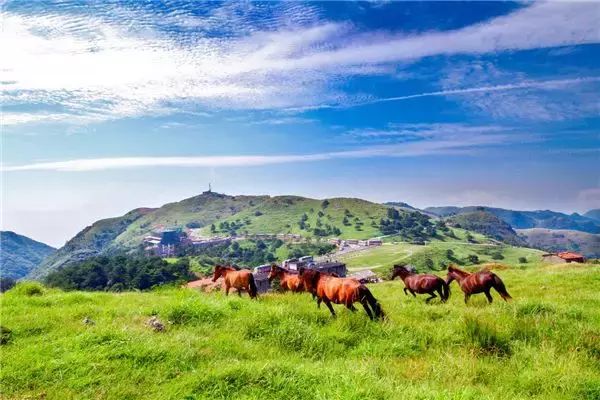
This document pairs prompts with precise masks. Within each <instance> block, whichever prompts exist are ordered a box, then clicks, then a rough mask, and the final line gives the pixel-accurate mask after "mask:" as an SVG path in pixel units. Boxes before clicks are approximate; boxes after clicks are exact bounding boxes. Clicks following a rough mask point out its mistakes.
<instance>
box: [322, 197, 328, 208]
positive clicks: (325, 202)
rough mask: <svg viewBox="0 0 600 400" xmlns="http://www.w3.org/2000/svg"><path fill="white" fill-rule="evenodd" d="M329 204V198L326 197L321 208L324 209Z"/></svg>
mask: <svg viewBox="0 0 600 400" xmlns="http://www.w3.org/2000/svg"><path fill="white" fill-rule="evenodd" d="M328 206H329V200H327V199H325V200H323V202H322V203H321V208H322V209H323V210H324V209H326V208H327V207H328Z"/></svg>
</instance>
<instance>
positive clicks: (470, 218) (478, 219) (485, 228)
mask: <svg viewBox="0 0 600 400" xmlns="http://www.w3.org/2000/svg"><path fill="white" fill-rule="evenodd" d="M448 221H451V222H453V223H454V224H456V225H457V226H459V227H461V228H463V229H467V230H469V231H474V232H477V233H481V234H482V235H485V236H488V237H490V238H493V239H496V240H499V241H501V242H504V243H508V244H511V245H515V246H524V245H525V241H524V240H522V239H521V238H519V236H518V235H517V233H516V232H515V231H514V230H513V228H511V226H510V225H509V224H508V223H506V222H504V221H503V220H502V219H500V218H498V217H497V216H495V215H494V214H492V213H489V212H487V211H474V212H468V213H460V214H456V215H454V216H452V217H449V218H448Z"/></svg>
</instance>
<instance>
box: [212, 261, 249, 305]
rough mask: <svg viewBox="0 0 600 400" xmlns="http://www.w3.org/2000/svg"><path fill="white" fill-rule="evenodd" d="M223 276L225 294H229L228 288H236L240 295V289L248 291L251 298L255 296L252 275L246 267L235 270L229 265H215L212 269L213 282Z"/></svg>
mask: <svg viewBox="0 0 600 400" xmlns="http://www.w3.org/2000/svg"><path fill="white" fill-rule="evenodd" d="M221 276H222V277H223V280H224V281H225V295H226V296H228V295H229V289H231V288H232V287H233V288H235V289H237V292H238V295H239V296H240V297H241V296H242V289H243V290H245V291H246V292H248V294H249V295H250V297H251V298H253V299H254V298H256V295H257V290H258V289H257V288H256V283H255V282H254V275H252V272H251V271H249V270H247V269H242V270H239V271H238V270H237V269H236V268H234V267H232V266H229V265H217V266H215V270H214V271H213V279H212V280H213V282H216V280H217V279H219V278H220V277H221Z"/></svg>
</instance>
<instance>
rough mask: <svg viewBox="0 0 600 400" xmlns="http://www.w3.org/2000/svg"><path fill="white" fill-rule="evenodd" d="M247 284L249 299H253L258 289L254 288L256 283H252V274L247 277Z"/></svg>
mask: <svg viewBox="0 0 600 400" xmlns="http://www.w3.org/2000/svg"><path fill="white" fill-rule="evenodd" d="M248 284H249V286H250V292H249V294H250V297H252V298H255V297H256V295H257V293H258V288H257V287H256V282H254V274H250V275H248Z"/></svg>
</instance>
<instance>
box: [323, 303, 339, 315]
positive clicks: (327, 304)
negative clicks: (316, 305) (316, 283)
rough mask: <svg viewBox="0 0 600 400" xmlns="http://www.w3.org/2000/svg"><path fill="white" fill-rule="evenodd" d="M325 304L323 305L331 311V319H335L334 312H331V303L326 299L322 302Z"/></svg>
mask: <svg viewBox="0 0 600 400" xmlns="http://www.w3.org/2000/svg"><path fill="white" fill-rule="evenodd" d="M323 301H324V302H325V305H326V306H327V308H329V311H331V316H332V317H334V318H335V317H337V315H335V311H334V310H333V306H332V305H331V302H330V301H329V300H327V299H324V300H323Z"/></svg>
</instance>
